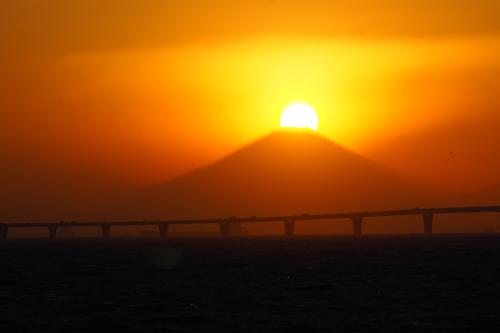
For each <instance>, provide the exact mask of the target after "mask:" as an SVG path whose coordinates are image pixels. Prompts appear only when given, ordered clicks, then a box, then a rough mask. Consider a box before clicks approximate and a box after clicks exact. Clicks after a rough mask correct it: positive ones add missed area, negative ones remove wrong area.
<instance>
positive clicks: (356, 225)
mask: <svg viewBox="0 0 500 333" xmlns="http://www.w3.org/2000/svg"><path fill="white" fill-rule="evenodd" d="M472 213H476V214H477V213H500V206H476V207H445V208H422V209H421V208H415V209H402V210H381V211H365V212H347V213H332V214H311V215H310V214H303V215H290V216H270V217H256V216H252V217H230V218H225V219H223V218H220V219H199V220H165V221H121V222H118V221H116V222H59V223H0V238H1V239H7V236H8V232H9V229H13V228H47V229H48V231H49V238H51V239H53V238H55V237H56V235H57V229H58V228H61V227H64V228H69V227H71V228H82V227H99V228H101V230H102V236H103V237H104V238H108V237H110V236H111V228H112V227H118V226H120V227H123V226H158V229H159V233H160V235H161V236H162V237H166V236H167V234H168V228H169V226H170V225H176V224H184V225H187V224H191V225H193V224H218V225H219V227H220V232H221V234H222V235H223V236H227V235H229V231H230V225H231V224H235V223H265V222H283V224H284V229H285V234H286V235H287V236H293V234H294V229H295V223H296V222H298V221H313V220H324V221H327V220H344V219H350V220H351V221H352V226H353V233H354V235H355V236H357V237H360V236H361V234H362V227H363V221H364V220H365V219H366V218H370V217H391V216H392V217H394V216H411V215H420V216H422V222H423V227H424V234H426V235H431V234H432V228H433V221H434V216H435V215H446V214H472Z"/></svg>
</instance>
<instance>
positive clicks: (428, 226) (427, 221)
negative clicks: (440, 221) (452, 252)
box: [422, 214, 434, 235]
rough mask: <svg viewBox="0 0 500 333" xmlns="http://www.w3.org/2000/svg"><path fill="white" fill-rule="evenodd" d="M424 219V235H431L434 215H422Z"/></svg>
mask: <svg viewBox="0 0 500 333" xmlns="http://www.w3.org/2000/svg"><path fill="white" fill-rule="evenodd" d="M422 217H423V219H424V234H425V235H432V222H433V221H434V214H423V215H422Z"/></svg>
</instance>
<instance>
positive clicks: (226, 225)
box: [219, 222, 231, 236]
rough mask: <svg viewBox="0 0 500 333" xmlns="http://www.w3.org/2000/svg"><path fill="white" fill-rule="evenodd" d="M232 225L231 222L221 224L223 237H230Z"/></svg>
mask: <svg viewBox="0 0 500 333" xmlns="http://www.w3.org/2000/svg"><path fill="white" fill-rule="evenodd" d="M230 226H231V224H230V223H229V222H224V223H219V227H220V233H221V235H222V236H229V228H230Z"/></svg>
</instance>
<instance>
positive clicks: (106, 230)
mask: <svg viewBox="0 0 500 333" xmlns="http://www.w3.org/2000/svg"><path fill="white" fill-rule="evenodd" d="M101 228H102V237H103V238H109V237H110V236H111V226H110V225H107V224H104V225H102V226H101Z"/></svg>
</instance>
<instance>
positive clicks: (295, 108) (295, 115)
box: [280, 103, 318, 131]
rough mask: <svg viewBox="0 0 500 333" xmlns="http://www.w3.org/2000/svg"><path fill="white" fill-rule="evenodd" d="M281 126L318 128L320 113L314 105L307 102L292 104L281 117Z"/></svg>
mask: <svg viewBox="0 0 500 333" xmlns="http://www.w3.org/2000/svg"><path fill="white" fill-rule="evenodd" d="M280 126H281V127H291V128H308V129H312V130H315V131H316V130H317V129H318V115H317V114H316V111H315V110H314V109H313V107H312V106H310V105H308V104H305V103H294V104H290V105H289V106H287V107H286V108H285V110H284V111H283V113H282V114H281V118H280Z"/></svg>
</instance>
